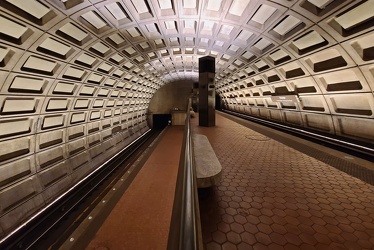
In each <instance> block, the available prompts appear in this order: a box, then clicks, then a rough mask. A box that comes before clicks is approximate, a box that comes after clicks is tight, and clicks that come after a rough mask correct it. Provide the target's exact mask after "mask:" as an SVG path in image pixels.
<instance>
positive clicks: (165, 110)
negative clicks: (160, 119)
mask: <svg viewBox="0 0 374 250" xmlns="http://www.w3.org/2000/svg"><path fill="white" fill-rule="evenodd" d="M192 84H193V81H191V80H180V81H176V82H170V83H167V84H165V85H164V86H162V87H161V88H159V89H158V90H157V91H156V93H155V94H154V95H153V97H152V99H151V101H150V103H149V107H148V122H149V126H150V127H153V119H152V116H153V115H154V114H170V111H171V110H172V109H176V108H177V109H179V110H185V109H186V108H187V103H188V98H189V97H190V96H191V94H192Z"/></svg>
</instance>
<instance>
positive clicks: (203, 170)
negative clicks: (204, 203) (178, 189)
mask: <svg viewBox="0 0 374 250" xmlns="http://www.w3.org/2000/svg"><path fill="white" fill-rule="evenodd" d="M192 140H193V151H194V156H195V166H196V178H197V187H198V188H207V187H211V186H213V185H216V184H217V183H218V182H219V181H220V180H221V175H222V166H221V163H219V161H218V158H217V156H216V153H215V152H214V150H213V148H212V146H211V145H210V142H209V140H208V138H207V137H206V136H205V135H201V134H195V135H193V136H192Z"/></svg>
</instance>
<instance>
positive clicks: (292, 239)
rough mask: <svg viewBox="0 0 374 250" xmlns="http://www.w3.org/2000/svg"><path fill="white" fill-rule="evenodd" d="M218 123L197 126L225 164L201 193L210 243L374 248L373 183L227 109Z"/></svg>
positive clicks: (211, 245) (234, 246)
mask: <svg viewBox="0 0 374 250" xmlns="http://www.w3.org/2000/svg"><path fill="white" fill-rule="evenodd" d="M192 121H193V122H194V123H195V125H196V124H197V120H196V119H192ZM216 124H217V126H216V127H211V128H204V127H198V126H197V125H196V126H193V131H194V133H200V134H205V135H206V136H207V137H208V138H209V141H210V142H211V144H212V147H213V149H214V150H215V152H216V154H217V156H218V158H219V160H220V162H221V164H222V168H223V173H222V181H221V183H220V184H219V185H217V186H216V187H214V188H212V189H211V190H210V191H211V192H210V195H209V196H208V197H204V198H202V199H200V212H201V220H202V230H203V239H204V245H205V247H206V249H207V250H212V249H246V250H247V249H373V248H374V237H373V235H374V195H373V193H374V187H373V186H371V185H369V184H367V183H365V182H363V181H361V180H359V179H356V178H354V177H352V176H350V175H348V174H346V173H343V172H341V171H339V170H337V169H336V168H333V167H331V166H329V165H327V164H326V163H323V162H321V161H319V160H317V159H314V158H312V157H309V156H307V155H305V154H303V153H301V152H299V151H297V150H295V149H293V148H291V147H288V146H285V145H284V144H282V143H280V142H278V141H275V140H273V139H271V138H269V137H266V136H264V135H261V134H259V133H256V132H255V131H253V130H251V129H249V128H246V127H244V126H242V125H239V124H238V123H235V122H233V121H231V120H228V119H226V118H224V117H223V116H221V115H217V121H216Z"/></svg>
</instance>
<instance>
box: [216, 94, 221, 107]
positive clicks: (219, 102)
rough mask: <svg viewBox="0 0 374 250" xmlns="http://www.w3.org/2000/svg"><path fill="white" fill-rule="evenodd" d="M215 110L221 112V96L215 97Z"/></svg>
mask: <svg viewBox="0 0 374 250" xmlns="http://www.w3.org/2000/svg"><path fill="white" fill-rule="evenodd" d="M216 110H222V107H221V96H220V95H218V94H217V95H216Z"/></svg>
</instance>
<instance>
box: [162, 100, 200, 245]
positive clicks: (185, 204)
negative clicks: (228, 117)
mask: <svg viewBox="0 0 374 250" xmlns="http://www.w3.org/2000/svg"><path fill="white" fill-rule="evenodd" d="M190 108H191V99H190V100H189V102H188V107H187V112H186V123H185V127H184V136H183V145H182V151H181V158H180V161H179V170H178V177H177V186H176V190H175V196H174V197H175V198H174V206H173V213H172V220H171V224H170V231H169V239H168V249H170V250H176V249H179V250H194V249H202V247H201V241H200V239H201V237H200V235H201V231H200V220H199V219H198V218H199V215H198V214H199V204H198V199H197V184H196V171H195V164H194V158H193V149H192V136H191V124H190Z"/></svg>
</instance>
